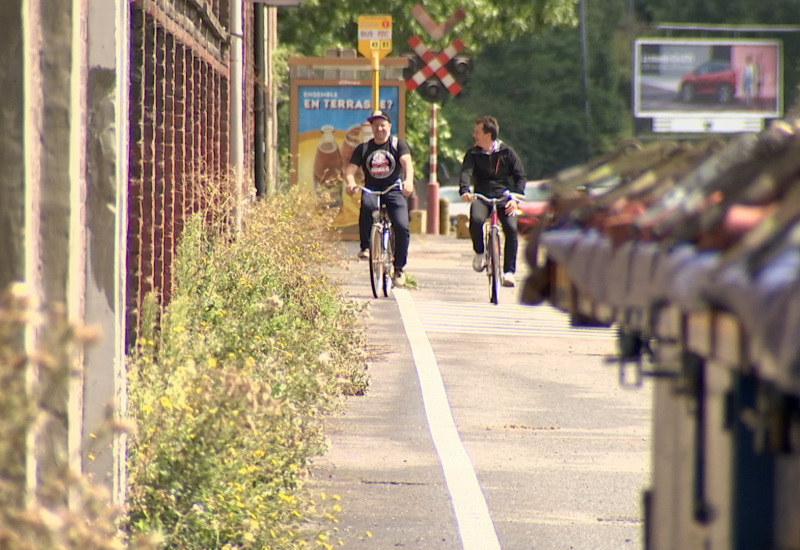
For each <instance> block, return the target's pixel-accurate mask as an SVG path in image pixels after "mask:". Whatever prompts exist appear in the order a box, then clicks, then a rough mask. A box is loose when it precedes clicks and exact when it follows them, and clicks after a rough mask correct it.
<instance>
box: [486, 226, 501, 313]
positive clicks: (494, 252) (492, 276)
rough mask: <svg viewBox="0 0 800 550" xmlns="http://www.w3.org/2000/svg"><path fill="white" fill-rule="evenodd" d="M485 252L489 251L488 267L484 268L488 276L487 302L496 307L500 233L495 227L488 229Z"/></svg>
mask: <svg viewBox="0 0 800 550" xmlns="http://www.w3.org/2000/svg"><path fill="white" fill-rule="evenodd" d="M486 250H488V251H489V265H488V266H486V269H487V270H488V275H489V301H490V302H491V303H493V304H495V305H497V296H498V289H499V286H500V269H501V268H500V232H499V231H498V230H497V228H496V227H492V228H490V229H489V242H488V243H487V248H486Z"/></svg>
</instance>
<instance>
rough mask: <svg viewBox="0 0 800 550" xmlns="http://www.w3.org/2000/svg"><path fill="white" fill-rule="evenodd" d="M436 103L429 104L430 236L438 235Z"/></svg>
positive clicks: (428, 230)
mask: <svg viewBox="0 0 800 550" xmlns="http://www.w3.org/2000/svg"><path fill="white" fill-rule="evenodd" d="M436 108H437V105H436V103H431V136H430V145H431V156H430V176H429V177H428V193H427V199H428V228H427V232H428V234H430V235H438V234H439V182H438V180H437V178H436Z"/></svg>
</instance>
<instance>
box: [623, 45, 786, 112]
mask: <svg viewBox="0 0 800 550" xmlns="http://www.w3.org/2000/svg"><path fill="white" fill-rule="evenodd" d="M634 48H635V52H634V59H635V61H634V63H635V66H634V84H633V85H634V92H633V95H634V101H633V104H634V116H636V117H639V118H654V119H655V118H672V119H675V118H696V119H701V118H703V119H708V120H709V121H710V122H711V121H719V120H720V119H726V118H727V119H736V120H747V119H757V120H758V121H759V122H763V119H764V118H776V117H780V116H782V112H783V94H782V92H783V70H782V68H783V63H782V59H781V42H780V41H777V40H745V39H741V40H737V39H719V40H705V39H703V40H700V39H697V40H694V39H668V38H661V39H639V40H636V42H635V45H634ZM710 122H709V126H710Z"/></svg>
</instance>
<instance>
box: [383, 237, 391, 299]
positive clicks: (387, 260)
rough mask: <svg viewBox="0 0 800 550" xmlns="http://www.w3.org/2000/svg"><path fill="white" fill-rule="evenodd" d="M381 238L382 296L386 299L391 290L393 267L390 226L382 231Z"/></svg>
mask: <svg viewBox="0 0 800 550" xmlns="http://www.w3.org/2000/svg"><path fill="white" fill-rule="evenodd" d="M383 237H384V241H383V242H384V252H383V257H384V264H383V266H384V270H383V295H384V296H386V297H387V298H388V297H389V294H390V292H391V290H392V267H393V266H394V229H393V228H392V226H389V227H387V228H386V229H385V230H384V232H383Z"/></svg>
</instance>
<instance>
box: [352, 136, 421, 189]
mask: <svg viewBox="0 0 800 550" xmlns="http://www.w3.org/2000/svg"><path fill="white" fill-rule="evenodd" d="M410 154H411V150H410V149H409V148H408V144H407V143H406V142H405V141H403V140H402V139H399V138H397V137H395V136H392V137H390V138H389V139H388V140H386V143H384V144H382V145H377V144H376V143H375V141H373V140H369V141H368V142H366V143H361V144H359V145H358V146H357V147H356V149H355V151H353V155H352V156H351V157H350V162H351V163H352V164H355V165H356V166H360V167H361V168H362V169H363V170H364V184H365V186H366V187H367V188H368V189H373V190H375V191H383V190H384V189H386V188H387V187H389V186H390V185H392V184H394V182H396V181H397V180H398V179H400V180H402V179H404V178H405V171H404V170H403V166H402V165H401V164H400V157H402V156H403V155H410Z"/></svg>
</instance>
